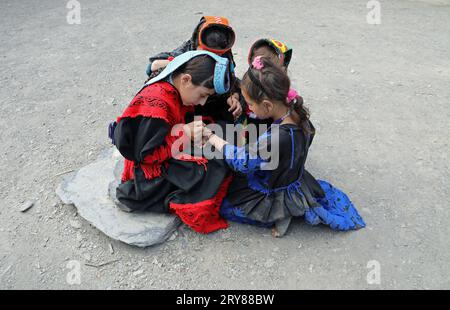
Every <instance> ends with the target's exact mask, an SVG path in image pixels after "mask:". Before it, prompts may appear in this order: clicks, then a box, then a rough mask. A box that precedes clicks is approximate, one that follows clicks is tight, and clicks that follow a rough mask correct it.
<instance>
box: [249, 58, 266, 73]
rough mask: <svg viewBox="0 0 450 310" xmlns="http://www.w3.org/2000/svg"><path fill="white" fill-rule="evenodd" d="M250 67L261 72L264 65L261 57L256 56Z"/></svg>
mask: <svg viewBox="0 0 450 310" xmlns="http://www.w3.org/2000/svg"><path fill="white" fill-rule="evenodd" d="M252 66H253V68H255V69H256V70H261V69H262V68H264V64H263V62H262V60H261V56H256V57H255V59H253V62H252Z"/></svg>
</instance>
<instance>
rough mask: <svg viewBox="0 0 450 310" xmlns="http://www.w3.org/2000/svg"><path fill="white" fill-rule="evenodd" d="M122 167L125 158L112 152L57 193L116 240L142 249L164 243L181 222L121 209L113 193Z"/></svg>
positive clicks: (71, 176)
mask: <svg viewBox="0 0 450 310" xmlns="http://www.w3.org/2000/svg"><path fill="white" fill-rule="evenodd" d="M122 167H123V157H122V156H121V155H120V153H119V152H118V151H117V149H116V148H111V149H108V150H106V151H104V152H103V153H102V154H101V155H100V156H99V157H98V158H97V160H96V161H95V162H93V163H91V164H89V165H87V166H85V167H83V168H81V169H80V170H78V171H75V172H73V173H71V174H68V175H66V176H65V177H64V178H63V180H62V182H61V183H60V184H59V186H58V188H57V189H56V194H57V195H58V196H59V197H60V198H61V200H62V201H63V202H64V203H66V204H73V205H74V206H75V207H76V208H77V210H78V214H79V215H80V216H81V217H83V218H84V219H85V220H87V221H88V222H89V223H90V224H92V225H93V226H95V227H96V228H97V229H99V230H100V231H102V232H103V233H104V234H106V235H107V236H109V237H111V238H113V239H116V240H120V241H122V242H125V243H128V244H130V245H135V246H138V247H147V246H151V245H154V244H159V243H163V242H164V241H166V240H167V239H168V238H169V237H170V236H171V235H172V234H173V233H174V231H175V230H176V229H177V227H178V226H179V225H180V223H181V221H180V219H179V218H178V217H177V216H175V215H171V214H159V213H151V212H133V213H128V212H124V211H122V210H120V209H119V208H118V207H117V206H116V204H115V203H114V201H113V200H112V199H111V196H110V195H109V191H111V192H112V193H113V195H115V191H114V189H115V187H116V186H117V184H118V182H119V180H120V172H121V171H122Z"/></svg>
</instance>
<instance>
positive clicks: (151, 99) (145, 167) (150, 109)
mask: <svg viewBox="0 0 450 310" xmlns="http://www.w3.org/2000/svg"><path fill="white" fill-rule="evenodd" d="M189 111H193V108H192V107H186V106H184V105H183V104H182V102H181V97H180V95H179V93H178V91H177V89H176V88H175V87H174V86H173V85H172V84H170V83H168V82H158V83H155V84H152V85H149V86H147V87H145V88H144V89H143V90H142V91H141V92H139V93H138V94H137V95H136V96H135V97H134V98H133V100H132V101H131V103H130V104H129V105H128V107H127V108H126V109H125V111H124V112H123V114H122V115H121V116H120V117H118V118H117V123H119V122H120V120H121V119H122V118H125V117H129V118H133V117H137V116H143V117H151V118H159V119H162V120H164V121H165V122H166V123H167V124H169V126H170V128H171V130H172V127H173V126H175V125H176V124H184V123H185V120H184V116H185V114H186V112H189ZM183 136H184V135H183V131H180V132H179V133H178V135H176V136H172V135H171V134H168V135H167V136H166V138H165V144H164V145H161V146H159V147H158V148H156V149H155V150H154V151H153V152H152V153H151V154H149V155H147V156H146V157H145V158H144V161H143V162H142V163H141V168H142V171H143V172H144V176H145V178H146V179H149V180H150V179H152V178H155V177H158V176H161V167H162V165H163V164H165V161H166V160H168V159H169V158H171V157H172V153H171V148H172V145H173V143H174V142H175V141H176V140H177V139H179V138H183ZM180 160H183V159H180ZM205 160H206V159H205ZM200 161H201V160H199V161H198V163H199V164H203V165H205V164H204V163H203V162H200ZM132 179H134V162H132V161H129V160H127V159H125V165H124V170H123V173H122V181H123V182H125V181H128V180H132Z"/></svg>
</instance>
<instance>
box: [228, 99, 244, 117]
mask: <svg viewBox="0 0 450 310" xmlns="http://www.w3.org/2000/svg"><path fill="white" fill-rule="evenodd" d="M227 104H228V105H229V106H230V108H229V109H228V112H231V113H233V116H234V118H237V117H239V116H240V115H241V114H242V106H241V103H240V102H239V94H238V93H234V94H232V95H231V96H230V97H229V98H228V99H227Z"/></svg>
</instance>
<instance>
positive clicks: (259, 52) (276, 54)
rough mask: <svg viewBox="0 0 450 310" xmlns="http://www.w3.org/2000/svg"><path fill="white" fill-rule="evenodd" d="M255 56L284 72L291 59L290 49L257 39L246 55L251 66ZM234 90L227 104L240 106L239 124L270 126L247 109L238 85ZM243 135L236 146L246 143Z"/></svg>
mask: <svg viewBox="0 0 450 310" xmlns="http://www.w3.org/2000/svg"><path fill="white" fill-rule="evenodd" d="M257 56H261V57H264V58H266V59H268V60H270V61H271V62H272V63H273V64H275V65H277V66H278V67H280V68H282V69H283V70H284V71H287V68H288V66H289V63H290V61H291V58H292V49H291V48H289V47H288V46H286V44H284V43H282V42H280V41H278V40H274V39H259V40H257V41H256V42H255V43H253V45H252V46H251V47H250V51H249V53H248V64H249V65H251V63H252V62H253V59H254V58H255V57H257ZM234 89H235V92H234V93H233V95H232V96H230V98H229V99H228V100H229V102H228V104H229V105H230V106H236V105H237V104H238V103H239V104H240V106H241V107H242V109H243V111H244V112H243V113H242V116H241V123H243V124H244V126H245V125H247V124H270V123H271V122H272V121H273V120H272V119H270V118H269V119H259V118H258V117H257V116H256V115H255V113H253V112H252V111H251V110H250V109H249V108H248V104H247V103H246V102H245V99H244V97H243V96H242V93H241V90H240V86H239V84H236V87H235V88H234ZM243 134H244V137H242V140H241V141H239V144H238V145H243V144H245V143H246V141H247V139H246V138H247V137H246V134H245V131H244V133H243Z"/></svg>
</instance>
